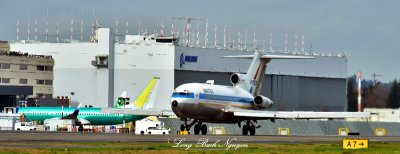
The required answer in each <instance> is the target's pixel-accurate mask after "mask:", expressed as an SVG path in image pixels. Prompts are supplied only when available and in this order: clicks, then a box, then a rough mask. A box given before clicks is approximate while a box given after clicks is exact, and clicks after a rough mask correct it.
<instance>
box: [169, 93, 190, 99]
mask: <svg viewBox="0 0 400 154" xmlns="http://www.w3.org/2000/svg"><path fill="white" fill-rule="evenodd" d="M171 98H194V93H178V92H174V93H172V96H171Z"/></svg>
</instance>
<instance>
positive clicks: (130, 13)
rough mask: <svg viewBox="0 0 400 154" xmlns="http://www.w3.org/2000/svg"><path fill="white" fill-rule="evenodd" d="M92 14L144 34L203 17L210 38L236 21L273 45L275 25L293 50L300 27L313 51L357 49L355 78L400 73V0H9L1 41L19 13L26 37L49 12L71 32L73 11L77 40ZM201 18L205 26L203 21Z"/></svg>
mask: <svg viewBox="0 0 400 154" xmlns="http://www.w3.org/2000/svg"><path fill="white" fill-rule="evenodd" d="M82 10H83V13H82ZM93 12H94V16H96V17H98V18H99V20H100V24H101V26H103V27H112V28H114V25H115V20H116V18H117V17H119V18H120V26H119V31H120V32H122V31H124V27H123V24H124V21H123V20H125V18H128V21H129V33H137V32H138V29H139V28H138V25H139V21H140V24H141V26H142V27H147V28H148V30H149V31H153V29H155V28H156V27H159V26H160V24H161V23H162V22H163V23H164V24H165V25H166V27H168V28H169V27H170V24H171V23H176V24H178V26H179V27H180V28H182V27H183V21H179V20H172V19H171V17H198V18H204V19H208V21H209V29H210V30H209V31H210V41H212V39H213V36H214V35H213V32H214V26H215V25H217V26H218V34H219V35H218V37H219V38H220V39H222V37H223V26H224V25H227V26H228V27H229V25H231V28H230V29H231V31H232V33H233V34H234V35H233V36H234V38H235V39H236V38H237V32H238V31H239V30H240V31H242V33H244V29H246V28H247V29H248V37H247V39H248V42H249V43H250V42H252V37H253V36H252V33H253V32H252V31H253V29H254V27H255V29H256V32H257V34H256V35H257V40H258V43H259V44H261V43H263V40H266V43H267V44H268V31H269V29H270V27H271V29H272V34H273V48H274V49H275V50H282V49H283V46H284V35H285V29H286V28H287V32H288V34H289V49H291V50H293V44H294V43H293V38H294V34H295V33H298V34H299V35H298V36H299V40H300V34H301V33H304V35H305V50H306V51H310V50H312V51H313V52H317V53H321V52H323V53H324V54H327V53H338V52H342V51H345V52H346V53H348V54H350V59H349V62H348V75H349V76H351V75H352V74H355V73H356V72H357V71H358V70H362V71H363V73H364V75H365V77H366V78H370V79H372V76H371V75H372V74H373V73H376V74H380V75H382V77H379V79H380V80H381V81H385V82H387V81H391V80H393V79H395V78H396V79H399V78H400V71H399V70H400V69H399V66H400V60H399V58H400V43H399V41H400V3H399V1H397V0H385V1H380V0H274V1H269V0H248V1H243V0H196V1H195V0H154V1H152V0H145V1H143V0H140V1H139V0H138V1H134V0H85V1H83V0H81V1H80V0H70V1H67V0H2V1H1V2H0V19H1V22H0V40H15V39H16V20H17V18H19V21H20V39H27V38H26V35H25V34H26V33H27V32H26V27H27V21H28V19H29V20H30V25H31V26H30V27H31V28H30V31H31V34H32V36H31V39H33V33H34V20H35V19H37V20H38V25H39V26H38V31H39V33H41V34H44V25H45V18H46V16H47V15H48V21H49V33H52V34H55V27H56V21H57V18H60V29H61V33H62V34H65V35H69V31H70V26H69V25H70V19H71V16H72V18H73V19H74V24H75V26H74V31H75V34H76V35H75V36H76V38H78V37H79V31H80V27H79V25H80V20H81V18H82V17H83V19H84V21H85V29H84V31H85V34H86V35H85V39H87V36H88V35H89V33H90V25H91V20H92V18H93ZM201 24H202V25H201V27H202V28H201V29H202V30H201V31H204V28H203V27H204V23H201ZM195 26H196V22H195V23H194V25H193V27H195ZM65 37H67V36H65ZM299 44H300V42H299ZM260 46H263V45H260ZM267 46H268V45H267ZM311 46H312V49H311Z"/></svg>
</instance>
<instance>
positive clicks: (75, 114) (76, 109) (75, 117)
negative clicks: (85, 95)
mask: <svg viewBox="0 0 400 154" xmlns="http://www.w3.org/2000/svg"><path fill="white" fill-rule="evenodd" d="M80 109H81V103H79V105H78V106H77V107H76V108H75V111H74V112H73V113H72V114H69V115H67V116H65V117H62V119H75V120H76V119H77V117H78V115H79V110H80Z"/></svg>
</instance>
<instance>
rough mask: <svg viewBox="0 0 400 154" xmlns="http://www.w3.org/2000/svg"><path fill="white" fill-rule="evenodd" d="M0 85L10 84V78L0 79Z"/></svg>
mask: <svg viewBox="0 0 400 154" xmlns="http://www.w3.org/2000/svg"><path fill="white" fill-rule="evenodd" d="M0 79H1V83H10V78H0Z"/></svg>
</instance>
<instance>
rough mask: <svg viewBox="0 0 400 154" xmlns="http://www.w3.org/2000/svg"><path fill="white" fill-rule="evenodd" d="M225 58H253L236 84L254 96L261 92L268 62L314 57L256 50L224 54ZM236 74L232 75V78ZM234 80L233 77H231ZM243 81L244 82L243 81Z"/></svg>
mask: <svg viewBox="0 0 400 154" xmlns="http://www.w3.org/2000/svg"><path fill="white" fill-rule="evenodd" d="M224 58H241V59H253V60H252V62H251V65H250V67H249V69H248V70H247V73H246V74H245V75H240V76H239V75H237V76H235V77H236V78H241V77H243V78H241V79H239V80H237V81H239V82H238V83H237V85H236V86H239V87H241V88H243V89H246V90H247V91H249V92H250V93H252V94H253V96H257V95H258V94H259V93H260V89H261V85H262V80H263V79H264V74H265V71H266V68H267V66H266V64H267V63H269V62H270V61H271V60H272V59H312V58H314V57H311V56H296V55H272V54H262V53H260V52H258V51H255V52H254V55H237V56H224ZM233 76H234V75H232V76H231V78H232V77H233ZM231 80H232V79H231ZM242 81H243V82H242Z"/></svg>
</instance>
